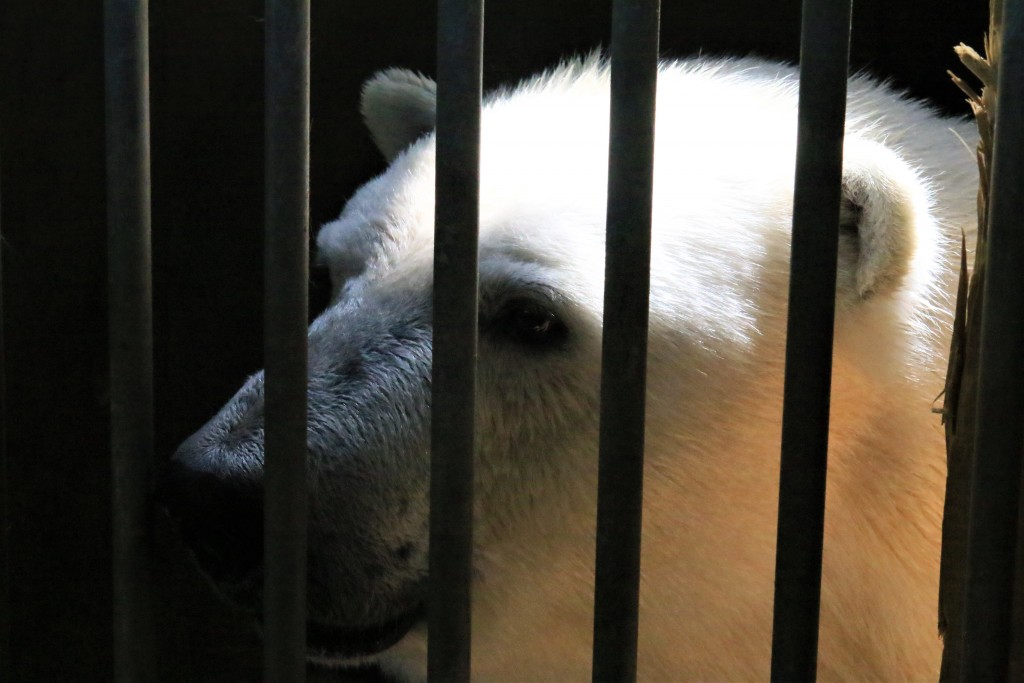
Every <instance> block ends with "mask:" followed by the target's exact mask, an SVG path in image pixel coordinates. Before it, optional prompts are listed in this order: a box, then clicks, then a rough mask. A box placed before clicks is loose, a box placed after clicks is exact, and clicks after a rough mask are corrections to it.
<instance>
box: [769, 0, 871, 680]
mask: <svg viewBox="0 0 1024 683" xmlns="http://www.w3.org/2000/svg"><path fill="white" fill-rule="evenodd" d="M850 5H851V3H850V1H849V0H804V3H803V18H802V26H801V36H800V98H799V112H798V115H797V152H796V184H795V187H794V195H793V238H792V246H791V260H790V264H791V265H790V280H789V302H790V304H789V319H788V323H787V328H786V334H787V337H786V370H785V380H784V381H785V394H784V397H783V406H782V466H781V471H780V481H779V525H778V540H777V545H776V559H775V607H774V616H773V624H772V665H771V678H772V680H773V681H777V682H781V681H812V680H814V679H815V675H816V668H817V650H818V615H819V607H820V600H821V558H822V542H823V533H824V520H825V471H826V465H827V462H828V425H829V393H830V390H831V382H832V325H833V317H834V313H835V298H836V254H837V248H838V240H839V204H840V196H841V195H840V183H841V181H842V166H843V128H844V124H845V120H846V79H847V70H848V66H847V64H848V60H849V46H850Z"/></svg>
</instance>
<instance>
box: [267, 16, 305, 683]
mask: <svg viewBox="0 0 1024 683" xmlns="http://www.w3.org/2000/svg"><path fill="white" fill-rule="evenodd" d="M265 19H266V26H265V41H266V52H265V59H266V63H265V71H264V75H265V78H266V81H265V86H264V87H265V102H266V114H265V115H266V130H265V134H266V142H265V145H266V146H265V154H266V156H265V164H266V166H265V173H266V181H265V183H266V184H265V188H264V189H265V192H266V198H265V211H266V213H265V221H266V235H265V240H266V242H265V253H264V262H265V284H264V287H265V290H264V306H265V325H266V328H265V332H264V340H263V353H264V365H265V368H266V370H265V375H264V382H265V384H264V392H265V394H264V396H265V398H264V411H265V437H264V448H265V450H264V472H265V478H264V506H265V508H264V535H265V548H264V578H263V580H264V584H263V603H264V604H263V611H264V615H263V619H264V623H263V630H264V633H263V636H264V644H263V648H264V650H263V652H264V677H265V679H266V680H268V681H303V680H305V676H306V669H305V667H306V519H307V516H308V502H307V496H306V382H307V379H306V377H307V372H306V366H307V360H306V310H307V308H308V286H309V284H308V283H309V21H310V15H309V0H267V3H266V17H265Z"/></svg>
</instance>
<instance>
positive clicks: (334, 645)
mask: <svg viewBox="0 0 1024 683" xmlns="http://www.w3.org/2000/svg"><path fill="white" fill-rule="evenodd" d="M423 616H424V609H423V605H417V606H416V607H415V608H414V609H412V610H409V611H408V612H406V613H405V614H403V615H401V616H399V617H397V618H395V619H391V620H389V621H386V622H384V623H382V624H378V625H375V626H370V627H367V628H346V627H341V626H331V625H328V624H322V623H318V622H313V621H309V622H307V623H306V648H307V650H309V652H310V654H311V655H316V656H318V657H327V658H331V659H335V658H337V659H348V658H352V657H366V656H369V655H375V654H378V653H380V652H383V651H384V650H387V649H388V648H389V647H391V646H392V645H394V644H395V643H397V642H398V641H400V640H401V639H402V638H403V637H404V636H405V634H406V633H408V632H409V631H410V630H411V629H412V627H413V626H415V625H416V623H417V622H418V621H420V619H422V618H423Z"/></svg>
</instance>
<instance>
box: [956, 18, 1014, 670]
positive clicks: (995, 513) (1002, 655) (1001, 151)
mask: <svg viewBox="0 0 1024 683" xmlns="http://www.w3.org/2000/svg"><path fill="white" fill-rule="evenodd" d="M1022 84H1024V2H1021V0H1005V2H1004V4H1003V47H1002V56H1001V57H1000V65H999V85H998V95H997V103H996V119H995V120H996V129H995V140H994V143H993V152H992V154H993V156H992V186H991V190H990V196H989V225H988V252H987V255H986V257H987V261H986V263H987V266H986V268H987V273H986V280H985V285H984V286H985V290H984V300H983V303H982V313H981V315H982V319H981V346H980V351H979V356H978V404H977V423H976V424H977V431H976V434H975V442H974V444H975V446H974V448H975V451H974V452H975V458H974V475H973V479H972V484H971V489H972V493H971V506H970V519H969V522H968V540H967V599H966V604H965V611H964V653H965V662H964V672H963V680H971V681H982V680H992V681H995V680H1005V679H1006V675H1007V671H1008V668H1007V666H1008V659H1009V656H1010V644H1011V642H1012V640H1011V636H1012V635H1013V630H1012V628H1011V625H1012V614H1013V609H1012V608H1013V598H1012V593H1013V585H1014V575H1015V570H1016V571H1019V568H1017V567H1016V566H1015V564H1016V563H1015V548H1016V544H1017V540H1018V529H1017V519H1018V506H1019V502H1020V486H1021V474H1022V473H1021V460H1022V457H1021V456H1022V450H1024V419H1022V418H1024V231H1022V229H1021V216H1024V176H1022V173H1021V169H1022V168H1024V87H1022ZM1017 599H1018V600H1020V599H1021V596H1017ZM1017 635H1018V636H1019V635H1021V634H1017Z"/></svg>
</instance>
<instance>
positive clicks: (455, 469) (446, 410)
mask: <svg viewBox="0 0 1024 683" xmlns="http://www.w3.org/2000/svg"><path fill="white" fill-rule="evenodd" d="M482 61H483V1H482V0H441V2H439V3H438V28H437V92H438V97H437V161H436V167H435V168H436V184H435V193H436V202H435V206H436V208H435V214H434V221H435V233H434V303H433V308H434V322H433V325H434V339H433V370H432V380H431V381H432V387H433V397H432V406H433V407H432V410H431V413H432V415H433V417H432V425H431V451H432V456H431V467H430V598H429V600H428V605H427V617H428V620H429V630H428V649H427V652H428V664H427V675H428V678H429V680H430V681H433V682H439V681H468V680H469V671H470V666H469V665H470V569H471V563H472V551H473V451H474V445H475V438H476V433H475V432H476V430H475V426H474V405H475V400H476V355H477V354H476V348H477V288H478V270H477V234H478V222H479V208H480V182H479V166H480V98H481V87H482V86H481V76H482Z"/></svg>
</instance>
